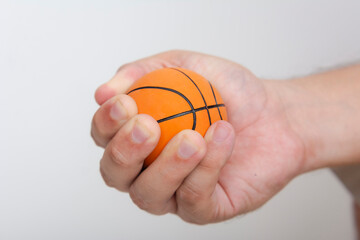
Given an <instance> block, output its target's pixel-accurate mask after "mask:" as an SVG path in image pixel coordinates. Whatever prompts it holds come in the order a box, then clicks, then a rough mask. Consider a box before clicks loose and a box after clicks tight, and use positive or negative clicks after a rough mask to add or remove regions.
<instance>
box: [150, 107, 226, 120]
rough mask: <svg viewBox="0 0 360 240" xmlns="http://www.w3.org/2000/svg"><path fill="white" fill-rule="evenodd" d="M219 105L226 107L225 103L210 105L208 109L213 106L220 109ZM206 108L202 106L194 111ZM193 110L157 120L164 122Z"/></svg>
mask: <svg viewBox="0 0 360 240" xmlns="http://www.w3.org/2000/svg"><path fill="white" fill-rule="evenodd" d="M219 107H225V105H224V104H216V105H210V106H208V109H211V108H218V109H219ZM205 109H206V107H201V108H196V109H194V111H195V112H199V111H202V110H205ZM192 112H193V111H192V110H191V111H185V112H181V113H178V114H174V115H172V116H169V117H166V118H162V119H159V120H157V122H158V123H162V122H165V121H167V120H171V119H174V118H177V117H182V116H185V115H187V114H189V113H192Z"/></svg>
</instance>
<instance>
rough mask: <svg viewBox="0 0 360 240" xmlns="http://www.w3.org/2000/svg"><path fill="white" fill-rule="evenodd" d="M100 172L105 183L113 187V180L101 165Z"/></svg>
mask: <svg viewBox="0 0 360 240" xmlns="http://www.w3.org/2000/svg"><path fill="white" fill-rule="evenodd" d="M100 174H101V177H102V179H103V180H104V182H105V184H106V185H107V186H108V187H113V182H112V180H111V178H110V177H109V176H108V175H107V174H106V173H105V172H104V170H103V169H102V168H101V167H100Z"/></svg>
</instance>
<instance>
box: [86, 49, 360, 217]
mask: <svg viewBox="0 0 360 240" xmlns="http://www.w3.org/2000/svg"><path fill="white" fill-rule="evenodd" d="M163 67H182V68H186V69H189V70H192V71H195V72H197V73H199V74H201V75H202V76H204V77H205V78H206V79H208V80H209V81H211V83H212V84H213V85H214V86H215V87H216V88H217V89H218V91H219V92H220V94H221V95H222V98H223V100H224V103H225V105H226V108H227V112H228V122H225V121H218V122H216V123H214V124H213V125H212V126H211V127H210V128H209V129H208V131H207V133H206V135H205V137H202V136H201V135H200V134H198V133H197V132H194V131H191V130H184V131H183V132H181V133H179V134H178V135H176V136H175V137H174V138H173V139H172V140H171V141H170V142H169V143H168V145H167V146H166V148H165V149H164V150H163V152H162V153H161V154H160V156H159V157H158V158H157V159H156V160H155V161H154V162H153V163H152V164H151V165H150V166H149V167H148V168H146V169H145V170H144V171H141V169H142V165H143V161H144V159H145V158H146V156H147V155H148V154H149V153H150V152H151V151H152V150H153V149H154V147H155V146H156V144H157V141H158V139H159V135H160V128H159V125H158V123H157V122H156V120H155V119H153V118H152V117H150V116H148V115H144V114H138V113H137V107H136V104H135V102H134V100H133V99H132V98H131V97H129V96H127V95H126V94H125V92H126V90H127V89H128V88H129V87H130V86H131V84H132V83H133V82H135V81H136V80H137V79H139V78H140V77H141V76H143V75H144V74H146V73H148V72H151V71H153V70H156V69H160V68H163ZM95 98H96V101H97V102H98V104H99V105H100V107H99V109H98V111H97V112H96V113H95V115H94V117H93V121H92V129H91V134H92V137H93V139H94V141H95V142H96V143H97V145H99V146H101V147H104V148H105V151H104V155H103V157H102V159H101V161H100V172H101V174H102V176H103V178H104V181H105V183H106V184H107V185H108V186H110V187H114V188H116V189H118V190H119V191H123V192H128V193H129V195H130V197H131V199H132V200H133V202H134V203H135V204H136V205H137V206H138V207H139V208H141V209H143V210H145V211H147V212H149V213H152V214H158V215H161V214H166V213H174V214H177V215H178V216H179V217H180V218H182V219H183V220H185V221H187V222H191V223H197V224H207V223H213V222H220V221H224V220H227V219H230V218H233V217H235V216H237V215H240V214H243V213H246V212H249V211H252V210H255V209H257V208H259V207H260V206H261V205H263V204H264V203H265V202H267V201H268V200H269V199H270V198H271V197H273V196H274V195H275V194H276V193H278V192H279V191H280V190H281V189H282V188H283V187H284V186H286V184H287V183H289V182H290V181H291V180H292V179H293V178H294V177H296V176H298V175H300V174H302V173H304V172H307V171H311V170H314V169H318V168H324V167H332V166H337V165H346V164H358V163H360V124H359V123H360V65H354V66H352V67H348V68H344V69H340V70H336V71H331V72H327V73H322V74H317V75H312V76H309V77H304V78H297V79H291V80H289V81H277V80H264V79H259V78H257V77H256V76H255V75H253V74H252V73H251V72H250V71H249V70H247V69H245V68H244V67H242V66H241V65H239V64H237V63H234V62H230V61H228V60H225V59H221V58H217V57H214V56H209V55H205V54H200V53H194V52H186V51H169V52H165V53H161V54H158V55H155V56H151V57H148V58H145V59H141V60H138V61H135V62H132V63H129V64H126V65H124V66H122V67H121V68H120V69H119V70H118V72H117V73H116V75H115V76H114V77H113V78H112V79H111V80H110V81H108V82H107V83H105V84H103V85H101V86H100V87H99V88H98V89H97V91H96V94H95Z"/></svg>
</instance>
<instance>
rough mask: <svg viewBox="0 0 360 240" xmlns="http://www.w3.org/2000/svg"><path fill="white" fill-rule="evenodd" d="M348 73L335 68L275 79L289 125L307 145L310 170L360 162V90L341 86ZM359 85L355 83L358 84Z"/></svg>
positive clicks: (307, 162)
mask: <svg viewBox="0 0 360 240" xmlns="http://www.w3.org/2000/svg"><path fill="white" fill-rule="evenodd" d="M345 75H346V74H344V73H341V72H340V73H338V72H332V73H330V72H329V73H326V74H318V75H313V76H309V77H305V78H298V79H292V80H288V81H272V82H273V83H272V84H273V85H276V86H274V87H275V88H276V89H277V93H278V95H279V97H280V99H281V102H282V104H283V108H284V112H285V115H286V116H287V118H288V121H289V125H290V126H291V128H292V129H293V131H294V132H295V133H296V134H297V135H298V137H299V138H300V139H301V141H302V142H303V145H304V158H305V159H304V169H303V171H304V172H306V171H310V170H314V169H318V168H323V167H333V166H338V165H346V164H352V163H358V162H359V160H360V128H359V122H360V111H359V110H360V109H359V103H360V102H359V98H358V97H357V96H358V95H360V94H359V93H358V92H357V95H356V93H355V97H353V96H352V95H351V94H350V93H349V92H351V90H352V89H351V86H352V85H351V84H350V85H349V86H350V88H343V86H342V85H340V86H338V80H339V78H340V80H341V78H342V77H344V76H345ZM355 87H356V86H355Z"/></svg>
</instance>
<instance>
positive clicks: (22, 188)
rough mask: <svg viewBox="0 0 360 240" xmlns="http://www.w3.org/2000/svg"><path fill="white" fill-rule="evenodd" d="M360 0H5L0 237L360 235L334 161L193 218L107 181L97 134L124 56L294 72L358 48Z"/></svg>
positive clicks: (272, 73) (262, 73)
mask: <svg viewBox="0 0 360 240" xmlns="http://www.w3.org/2000/svg"><path fill="white" fill-rule="evenodd" d="M359 43H360V2H359V1H356V0H353V1H343V0H338V1H334V0H331V1H329V0H317V1H310V0H309V1H304V0H296V1H295V0H294V1H285V0H284V1H280V0H277V1H276V0H274V1H268V0H263V1H251V0H246V1H220V0H218V1H210V0H207V1H205V0H201V1H200V0H197V1H196V0H193V1H180V0H178V1H170V0H168V1H165V0H162V1H160V0H147V1H145V0H143V1H85V0H83V1H79V0H76V1H57V2H55V1H54V2H50V1H25V0H24V1H3V0H1V1H0V104H1V108H0V109H1V112H0V114H1V115H0V116H1V117H0V239H4V240H11V239H16V240H18V239H36V240H42V239H52V240H57V239H87V240H92V239H105V240H107V239H158V240H160V239H164V240H165V239H166V240H167V239H208V240H210V239H277V240H281V239H284V240H285V239H299V240H300V239H309V240H310V239H314V240H315V239H316V240H319V239H327V240H332V239H334V240H335V239H342V240H352V239H354V238H355V230H354V226H353V225H352V215H351V199H350V195H349V194H348V193H347V192H346V190H345V189H344V188H343V186H342V185H341V183H339V182H338V181H337V179H336V178H335V177H334V176H333V175H332V173H331V172H330V171H328V170H321V171H317V172H312V173H309V174H306V175H303V176H300V177H298V178H296V179H295V180H294V181H292V182H291V183H290V184H289V185H288V186H287V187H286V188H285V189H284V190H283V191H282V192H281V193H280V194H278V195H277V196H276V197H275V198H273V199H272V200H271V201H269V202H268V203H267V204H266V205H265V206H264V207H262V208H261V209H259V210H257V211H256V212H253V213H249V214H247V215H245V216H240V217H237V218H235V219H232V220H230V221H228V222H224V223H219V224H212V225H206V226H196V225H191V224H187V223H184V222H182V221H181V220H180V219H179V218H177V217H176V216H172V215H166V216H160V217H159V216H152V215H150V214H147V213H145V212H143V211H141V210H139V209H137V208H136V207H135V206H134V205H133V204H132V202H131V200H130V198H129V197H128V196H127V195H126V194H124V193H119V192H116V191H115V190H113V189H109V188H107V187H105V184H103V182H102V180H101V178H100V174H99V173H98V164H99V159H100V157H101V155H102V150H101V149H99V148H97V147H96V146H95V145H94V143H93V142H92V140H91V138H90V134H89V131H90V121H91V117H92V114H93V113H94V112H95V110H96V109H97V105H96V104H95V101H94V98H93V94H94V91H95V89H96V87H97V86H98V85H100V84H101V83H103V82H104V81H106V80H108V79H109V78H110V77H111V76H112V75H113V74H114V72H115V70H116V69H117V68H118V67H119V66H120V65H122V64H124V63H126V62H129V61H132V60H135V59H138V58H141V57H145V56H148V55H151V54H155V53H157V52H160V51H164V50H169V49H174V48H176V49H188V50H195V51H200V52H205V53H209V54H213V55H218V56H221V57H225V58H228V59H231V60H233V61H236V62H239V63H241V64H243V65H244V66H246V67H248V68H249V69H251V70H252V71H253V72H254V73H255V74H256V75H258V76H259V77H268V78H282V79H286V78H289V77H293V76H299V75H306V74H309V73H311V72H314V71H319V70H321V69H324V68H325V69H326V68H329V67H334V66H337V65H342V64H346V63H349V62H353V61H356V60H358V58H359V56H360V44H359Z"/></svg>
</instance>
